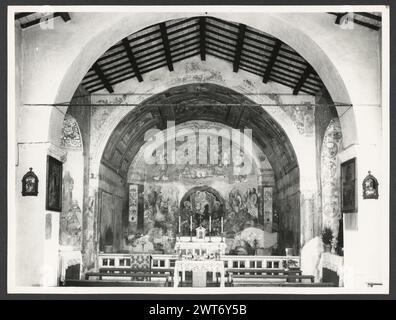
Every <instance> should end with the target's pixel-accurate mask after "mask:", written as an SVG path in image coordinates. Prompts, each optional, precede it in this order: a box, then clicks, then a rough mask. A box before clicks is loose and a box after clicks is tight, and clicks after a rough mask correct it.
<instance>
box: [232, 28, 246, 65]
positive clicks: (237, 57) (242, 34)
mask: <svg viewBox="0 0 396 320" xmlns="http://www.w3.org/2000/svg"><path fill="white" fill-rule="evenodd" d="M245 30H246V25H244V24H242V23H241V24H240V25H239V30H238V39H237V44H236V48H235V56H234V64H233V71H234V72H238V69H239V62H240V61H241V55H242V49H243V41H244V39H245Z"/></svg>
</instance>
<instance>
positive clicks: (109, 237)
mask: <svg viewBox="0 0 396 320" xmlns="http://www.w3.org/2000/svg"><path fill="white" fill-rule="evenodd" d="M104 252H105V253H111V252H113V230H111V228H110V227H107V229H106V233H105V245H104Z"/></svg>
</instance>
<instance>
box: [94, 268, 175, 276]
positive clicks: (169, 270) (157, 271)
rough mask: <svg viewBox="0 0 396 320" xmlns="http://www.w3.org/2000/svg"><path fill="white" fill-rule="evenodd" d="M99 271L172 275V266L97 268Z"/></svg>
mask: <svg viewBox="0 0 396 320" xmlns="http://www.w3.org/2000/svg"><path fill="white" fill-rule="evenodd" d="M99 272H100V273H110V274H111V273H120V274H129V273H136V272H145V273H154V274H165V273H169V274H170V275H173V273H174V269H172V268H151V269H131V268H99Z"/></svg>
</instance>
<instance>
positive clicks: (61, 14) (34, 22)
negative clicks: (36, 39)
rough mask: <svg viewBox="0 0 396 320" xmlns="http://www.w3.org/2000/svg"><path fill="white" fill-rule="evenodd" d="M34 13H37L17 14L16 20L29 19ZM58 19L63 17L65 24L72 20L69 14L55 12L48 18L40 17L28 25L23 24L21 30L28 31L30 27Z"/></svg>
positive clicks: (27, 23)
mask: <svg viewBox="0 0 396 320" xmlns="http://www.w3.org/2000/svg"><path fill="white" fill-rule="evenodd" d="M34 13H35V12H23V13H17V14H15V18H16V19H21V18H24V17H27V16H29V15H32V14H34ZM56 17H61V18H62V20H63V21H64V22H67V21H69V20H71V18H70V15H69V13H67V12H54V13H51V14H49V15H47V16H43V17H40V18H38V19H35V20H32V21H29V22H26V23H22V24H21V28H22V29H26V28H29V27H31V26H34V25H36V24H39V23H41V22H44V21H48V20H51V19H55V18H56Z"/></svg>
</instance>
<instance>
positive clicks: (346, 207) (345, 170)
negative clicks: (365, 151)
mask: <svg viewBox="0 0 396 320" xmlns="http://www.w3.org/2000/svg"><path fill="white" fill-rule="evenodd" d="M341 188H342V198H341V203H342V212H343V213H353V212H357V201H356V158H352V159H350V160H348V161H346V162H344V163H342V164H341Z"/></svg>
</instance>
